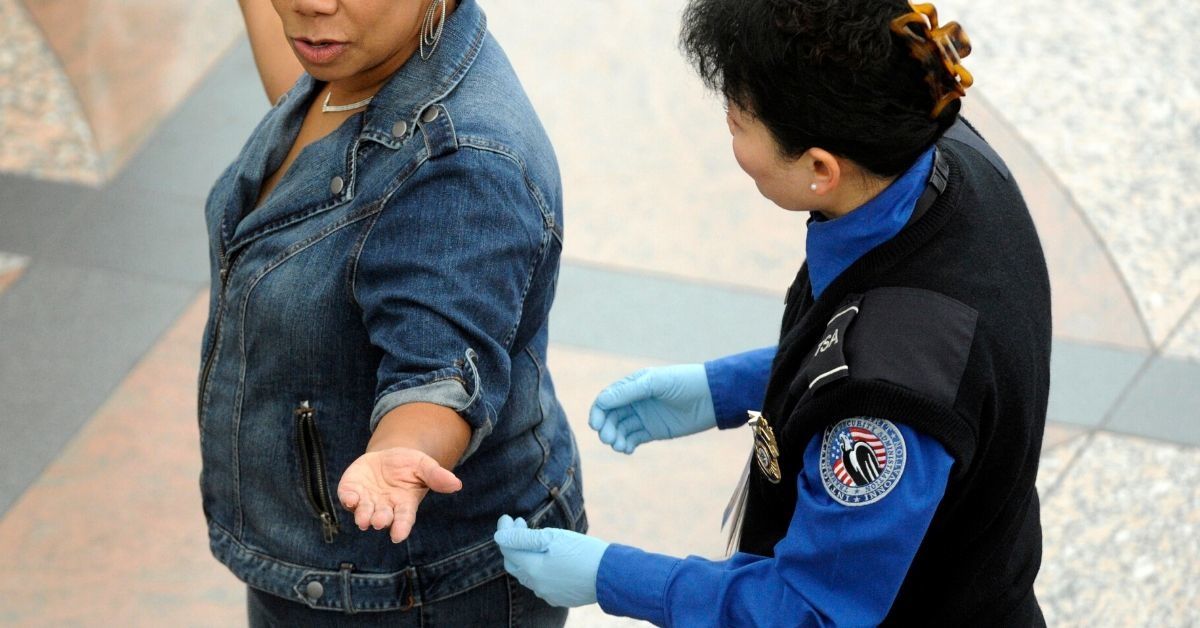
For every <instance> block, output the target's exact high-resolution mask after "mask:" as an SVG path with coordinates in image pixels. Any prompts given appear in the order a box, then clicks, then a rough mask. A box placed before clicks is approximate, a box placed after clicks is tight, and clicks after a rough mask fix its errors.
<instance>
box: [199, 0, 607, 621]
mask: <svg viewBox="0 0 1200 628" xmlns="http://www.w3.org/2000/svg"><path fill="white" fill-rule="evenodd" d="M320 87H321V85H320V83H318V82H316V81H315V80H314V79H312V78H311V77H309V76H308V75H305V76H303V77H302V78H301V79H300V80H299V81H298V82H297V84H296V85H295V86H294V87H293V88H292V89H291V91H290V92H289V93H288V94H287V95H285V96H284V97H283V98H282V99H281V100H280V102H279V103H277V104H276V105H275V107H274V108H273V109H272V110H271V111H270V112H269V113H268V114H267V116H266V117H265V118H264V119H263V121H262V122H261V123H260V124H259V125H258V127H257V129H255V131H254V133H253V134H252V135H251V137H250V139H249V141H248V142H247V143H246V146H245V147H244V148H243V149H242V152H241V154H240V156H239V157H238V158H237V160H236V161H235V162H234V163H233V165H232V166H230V168H229V169H228V170H226V171H225V173H224V174H222V175H221V177H220V179H219V180H218V181H217V182H216V185H215V186H214V188H213V190H212V192H211V194H210V196H209V199H208V203H207V206H206V211H205V213H206V218H207V224H208V232H209V238H210V241H211V260H212V295H211V303H210V308H209V318H208V325H207V327H206V330H205V334H204V341H203V346H202V364H201V372H200V382H199V422H200V434H201V449H202V454H203V471H202V475H201V488H202V493H203V503H204V511H205V515H206V517H207V519H208V523H209V536H210V543H211V547H212V551H213V553H214V554H215V555H216V557H217V558H218V559H219V560H221V561H222V562H224V563H225V564H226V565H227V566H228V567H229V568H230V569H231V570H232V571H233V572H234V573H235V574H236V575H237V576H238V577H239V578H241V579H242V580H244V581H245V582H247V583H248V584H249V585H250V586H252V587H255V588H257V589H261V590H264V591H267V592H269V593H273V594H276V595H279V596H282V597H286V598H290V599H294V600H298V601H303V602H305V603H307V604H309V605H310V606H312V607H314V608H321V609H333V610H340V611H344V612H358V611H371V610H390V609H403V608H409V607H413V606H418V605H421V604H428V603H433V602H436V601H439V600H442V599H445V598H447V597H450V596H453V595H455V594H456V593H459V592H462V591H465V590H466V589H469V588H471V587H474V586H476V585H478V584H480V583H482V582H484V581H487V580H489V579H491V578H495V577H498V576H500V575H501V574H503V573H504V568H503V561H502V558H501V556H500V553H499V551H498V549H497V548H496V546H495V544H494V543H493V542H492V540H491V537H492V532H493V530H494V527H495V522H496V519H497V518H498V517H499V516H500V515H501V514H502V513H506V512H507V513H513V514H522V515H524V516H525V517H526V518H527V519H529V520H530V521H531V523H533V524H535V525H539V526H554V527H565V528H570V529H575V530H581V531H582V530H584V529H585V528H586V518H585V516H584V512H583V503H582V487H581V484H580V475H579V462H578V454H577V452H576V448H575V442H574V439H573V437H572V435H571V432H570V429H569V427H568V425H567V422H566V418H565V415H564V413H563V410H562V408H561V407H560V405H559V403H558V401H557V399H556V397H555V393H554V385H553V383H552V381H551V378H550V373H549V372H548V371H547V370H546V345H547V316H548V314H549V312H550V304H551V301H552V300H553V297H554V286H555V280H556V278H557V274H558V262H559V256H560V253H561V248H562V193H561V186H560V181H559V174H558V167H557V163H556V161H555V158H554V153H553V149H552V148H551V146H550V142H549V140H548V138H547V137H546V135H545V132H544V131H543V129H542V127H541V124H540V122H539V121H538V119H537V115H536V114H535V113H534V111H533V108H532V106H531V105H530V103H529V101H528V99H527V98H526V96H525V94H524V92H523V91H522V88H521V86H520V84H519V82H518V80H517V78H516V76H515V74H514V73H513V71H512V68H511V67H510V66H509V64H508V61H507V59H506V58H505V56H504V53H503V52H502V51H501V49H500V47H499V45H498V44H497V43H496V41H495V40H494V39H493V38H492V36H491V35H490V34H489V33H488V31H487V26H486V20H485V17H484V15H483V12H482V11H481V10H480V8H479V7H478V6H477V5H476V4H475V2H474V1H473V0H464V1H462V2H460V4H459V6H458V9H457V10H456V11H455V12H454V13H453V14H451V15H450V16H449V17H448V19H447V21H446V25H445V30H444V31H443V33H442V39H441V42H440V44H439V46H438V48H437V50H436V52H435V53H434V55H433V56H432V58H430V59H429V60H422V59H421V58H419V57H417V56H414V57H413V58H412V59H411V60H410V61H409V62H408V63H407V64H405V65H404V66H403V67H402V68H400V69H399V70H398V71H397V72H396V74H395V75H394V76H393V77H392V78H391V79H389V81H388V83H387V84H386V85H385V86H384V87H383V89H382V90H381V91H380V92H379V93H378V94H377V95H376V97H375V99H374V101H373V102H372V103H371V105H370V106H369V107H368V108H367V109H366V110H365V111H364V112H361V113H359V114H357V115H354V116H352V117H351V118H350V119H349V120H347V121H346V122H345V123H344V124H343V125H342V126H341V127H339V128H338V129H337V130H336V131H334V132H333V133H331V134H330V135H328V136H327V137H325V138H323V139H321V140H319V141H317V142H315V143H313V144H312V145H310V146H308V147H307V148H305V150H304V151H303V152H302V153H301V154H300V156H299V157H298V158H297V159H296V161H295V162H294V164H293V165H292V166H291V168H290V169H289V170H288V172H287V173H286V174H285V175H284V176H283V178H282V179H281V180H280V182H279V184H278V186H277V187H276V189H275V190H274V191H273V192H272V193H271V194H270V196H269V197H268V198H267V199H266V201H265V202H264V203H263V204H262V206H261V207H258V208H257V209H254V203H255V201H256V198H257V196H258V193H259V188H260V186H261V184H262V181H263V180H264V178H265V177H266V176H267V175H269V174H270V173H271V172H272V171H273V170H275V169H276V168H278V166H279V165H280V164H281V163H282V161H283V159H284V157H285V155H286V154H287V152H288V150H289V149H290V147H291V144H292V141H293V140H294V139H295V137H296V136H297V133H298V132H299V128H300V124H301V122H302V120H303V117H304V114H305V109H306V107H307V106H308V103H310V102H311V99H312V97H313V95H314V94H315V93H316V92H317V91H318V90H319V89H320ZM411 402H430V403H436V404H440V405H443V406H446V407H450V408H452V409H454V410H456V411H457V412H458V413H459V414H460V415H461V416H462V417H463V418H464V419H465V420H466V421H467V422H468V423H469V424H470V427H471V439H470V444H469V446H468V448H467V452H466V455H465V456H464V458H463V459H462V461H461V462H460V463H459V464H458V466H457V467H456V468H455V469H454V471H455V473H456V474H457V475H458V476H459V477H460V478H461V479H462V482H463V489H462V491H460V492H459V493H456V494H453V495H440V494H435V493H432V492H431V493H430V494H429V495H428V496H427V497H426V498H425V500H424V501H423V502H422V503H421V505H420V508H419V510H418V513H417V522H416V526H415V527H414V529H413V532H412V535H411V536H410V537H409V538H408V540H406V541H405V542H403V543H401V544H398V545H394V544H392V543H391V542H390V540H389V538H388V535H387V531H386V530H383V531H376V530H369V531H367V532H362V531H360V530H358V528H357V527H355V525H354V522H353V518H352V516H351V514H350V513H349V512H347V511H345V510H344V509H342V508H341V506H340V505H339V504H338V503H337V499H336V494H335V490H336V487H337V485H338V482H339V480H340V478H341V474H342V472H343V471H344V470H345V469H346V468H347V467H348V466H349V465H350V463H351V462H353V461H354V460H355V459H356V458H357V457H358V456H360V455H361V454H363V453H364V452H365V451H366V446H367V441H368V440H369V438H370V436H371V431H372V429H374V427H375V426H376V424H377V423H378V421H379V419H380V417H382V416H383V415H384V414H386V413H387V412H388V411H389V410H391V409H393V408H395V407H397V406H399V405H401V404H405V403H411Z"/></svg>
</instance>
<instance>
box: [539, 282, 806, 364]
mask: <svg viewBox="0 0 1200 628" xmlns="http://www.w3.org/2000/svg"><path fill="white" fill-rule="evenodd" d="M782 316H783V298H782V297H781V296H774V295H763V294H760V293H755V292H750V291H739V290H736V289H733V288H725V287H720V286H713V285H704V284H699V283H695V282H692V281H688V280H684V279H673V278H668V277H654V276H647V275H643V274H638V273H634V272H629V271H621V270H611V269H603V268H597V267H590V266H580V265H576V264H570V263H567V264H563V267H562V271H561V275H560V277H559V283H558V296H557V297H556V298H555V301H554V310H553V312H551V316H550V337H551V340H552V341H554V342H558V343H563V344H567V345H573V346H576V347H584V348H589V349H600V350H603V351H608V352H611V353H617V354H624V355H631V356H642V357H646V358H653V359H657V360H663V361H666V362H696V361H703V360H706V359H710V358H715V357H720V356H722V355H726V354H729V353H735V352H738V351H744V350H747V349H754V348H757V347H762V346H766V345H771V344H774V343H775V342H776V341H777V340H778V333H779V321H780V318H781V317H782Z"/></svg>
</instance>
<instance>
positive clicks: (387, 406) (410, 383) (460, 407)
mask: <svg viewBox="0 0 1200 628" xmlns="http://www.w3.org/2000/svg"><path fill="white" fill-rule="evenodd" d="M471 357H472V358H473V357H474V356H473V355H472V356H471ZM467 364H468V365H469V367H470V369H471V370H470V372H469V376H470V378H471V381H473V382H474V386H473V388H474V391H473V392H468V390H467V387H466V385H464V384H463V382H464V381H466V378H464V375H468V374H467V373H464V372H463V370H462V369H459V368H453V367H452V368H445V369H439V370H437V371H434V372H432V373H426V374H425V375H421V376H418V377H413V378H410V379H408V380H405V381H403V382H400V383H398V384H396V385H394V386H393V387H392V388H393V390H391V391H390V392H385V393H384V394H383V395H382V396H380V397H379V400H378V401H376V402H375V408H374V410H372V411H371V431H372V432H374V431H375V429H376V428H377V427H379V422H380V421H382V420H383V417H384V416H385V415H386V414H387V413H388V412H391V411H392V410H395V409H396V408H398V407H400V406H402V405H404V404H408V403H432V404H436V405H439V406H443V407H446V408H450V409H451V410H454V411H455V412H457V413H458V414H459V415H460V416H462V418H463V420H465V421H466V422H467V424H468V425H470V426H471V440H470V441H469V442H468V443H467V449H466V450H465V451H464V452H463V455H462V458H460V459H459V461H458V462H459V464H461V463H462V462H463V461H465V460H466V459H467V458H469V457H470V456H471V454H473V453H475V450H477V449H479V445H480V443H482V442H483V439H484V438H486V437H487V435H488V434H491V433H492V427H493V422H492V417H491V416H490V413H489V412H488V411H487V409H486V404H485V403H484V402H483V399H482V396H483V391H482V389H481V387H480V383H479V377H478V373H476V372H475V365H474V363H473V361H472V360H468V361H467Z"/></svg>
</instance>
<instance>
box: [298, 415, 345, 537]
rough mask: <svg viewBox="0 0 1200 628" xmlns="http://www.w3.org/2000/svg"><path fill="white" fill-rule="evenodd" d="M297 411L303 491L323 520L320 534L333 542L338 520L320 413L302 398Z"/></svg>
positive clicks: (319, 517)
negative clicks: (318, 424)
mask: <svg viewBox="0 0 1200 628" xmlns="http://www.w3.org/2000/svg"><path fill="white" fill-rule="evenodd" d="M294 414H295V416H296V440H297V441H298V442H299V443H300V468H301V469H303V470H304V492H305V494H306V495H307V496H308V503H309V504H311V505H312V507H313V511H314V512H315V513H316V515H317V518H318V519H320V520H321V534H322V536H323V537H324V538H325V542H326V543H332V542H333V537H334V535H336V534H337V533H338V522H337V515H335V514H334V510H333V499H332V498H331V497H330V494H329V484H328V482H327V478H326V477H325V454H324V452H323V451H322V449H321V438H320V436H319V434H318V433H317V412H316V410H314V409H313V408H312V406H311V405H309V403H308V402H307V401H301V402H300V407H298V408H296V410H295V412H294Z"/></svg>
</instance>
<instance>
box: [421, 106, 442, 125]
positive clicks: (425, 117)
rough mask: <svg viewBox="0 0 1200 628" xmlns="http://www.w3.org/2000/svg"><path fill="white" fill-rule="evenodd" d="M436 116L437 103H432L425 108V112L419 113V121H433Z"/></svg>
mask: <svg viewBox="0 0 1200 628" xmlns="http://www.w3.org/2000/svg"><path fill="white" fill-rule="evenodd" d="M437 117H438V108H437V105H434V106H432V107H430V108H428V109H426V110H425V113H423V114H421V122H433V121H434V120H437Z"/></svg>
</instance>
